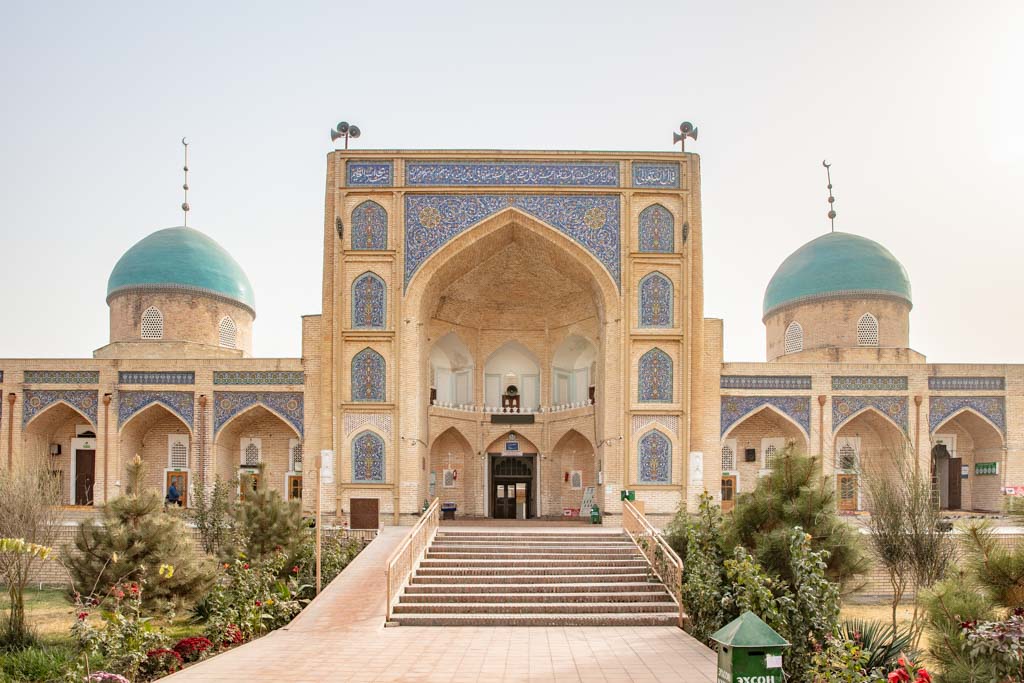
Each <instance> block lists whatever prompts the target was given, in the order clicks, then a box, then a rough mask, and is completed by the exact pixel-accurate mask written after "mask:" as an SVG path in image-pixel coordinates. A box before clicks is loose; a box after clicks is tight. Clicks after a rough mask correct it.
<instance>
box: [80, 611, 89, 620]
mask: <svg viewBox="0 0 1024 683" xmlns="http://www.w3.org/2000/svg"><path fill="white" fill-rule="evenodd" d="M87 616H89V613H88V612H79V613H78V620H79V621H85V618H86V617H87Z"/></svg>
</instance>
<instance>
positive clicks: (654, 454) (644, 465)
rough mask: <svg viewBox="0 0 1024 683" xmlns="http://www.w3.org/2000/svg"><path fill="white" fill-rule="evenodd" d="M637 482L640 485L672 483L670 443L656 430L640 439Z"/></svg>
mask: <svg viewBox="0 0 1024 683" xmlns="http://www.w3.org/2000/svg"><path fill="white" fill-rule="evenodd" d="M639 450H640V453H639V455H638V457H637V469H638V471H637V480H638V481H639V482H640V483H641V484H671V483H672V442H671V441H670V440H669V438H668V437H667V436H665V435H664V434H662V433H661V432H659V431H658V430H657V429H652V430H651V431H649V432H647V433H646V434H644V436H643V437H642V438H641V439H640V449H639Z"/></svg>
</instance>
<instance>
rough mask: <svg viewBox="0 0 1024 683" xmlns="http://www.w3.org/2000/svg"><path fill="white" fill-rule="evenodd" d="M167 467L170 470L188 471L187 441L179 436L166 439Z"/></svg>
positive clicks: (175, 435) (174, 435)
mask: <svg viewBox="0 0 1024 683" xmlns="http://www.w3.org/2000/svg"><path fill="white" fill-rule="evenodd" d="M167 467H168V468H169V469H172V470H187V469H188V440H187V439H186V438H185V437H183V436H181V435H180V434H171V435H169V436H168V437H167Z"/></svg>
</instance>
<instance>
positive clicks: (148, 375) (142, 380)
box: [117, 370, 196, 384]
mask: <svg viewBox="0 0 1024 683" xmlns="http://www.w3.org/2000/svg"><path fill="white" fill-rule="evenodd" d="M117 383H118V384H195V383H196V373H194V372H174V371H170V372H162V371H149V370H128V371H122V372H119V373H117Z"/></svg>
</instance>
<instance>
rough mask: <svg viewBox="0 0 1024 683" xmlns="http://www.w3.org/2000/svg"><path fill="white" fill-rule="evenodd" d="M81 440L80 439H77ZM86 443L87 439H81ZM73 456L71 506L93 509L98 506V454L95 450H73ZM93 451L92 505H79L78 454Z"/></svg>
mask: <svg viewBox="0 0 1024 683" xmlns="http://www.w3.org/2000/svg"><path fill="white" fill-rule="evenodd" d="M76 440H79V439H76ZM80 440H81V441H86V440H87V439H80ZM71 450H72V455H71V487H70V488H71V505H75V506H77V507H93V506H95V505H96V452H97V450H96V449H95V448H73V449H71ZM87 451H92V496H91V498H92V503H91V504H90V503H81V504H80V503H78V454H79V453H84V452H87Z"/></svg>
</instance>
